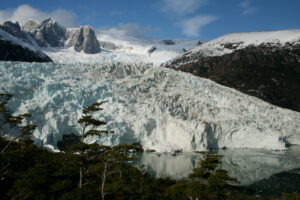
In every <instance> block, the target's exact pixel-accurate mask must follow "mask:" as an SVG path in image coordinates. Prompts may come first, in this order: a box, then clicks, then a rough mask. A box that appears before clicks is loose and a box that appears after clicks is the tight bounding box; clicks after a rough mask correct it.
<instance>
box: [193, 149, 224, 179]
mask: <svg viewBox="0 0 300 200" xmlns="http://www.w3.org/2000/svg"><path fill="white" fill-rule="evenodd" d="M219 163H220V156H219V155H216V154H211V153H209V154H207V155H206V158H205V159H204V160H200V161H199V163H198V167H196V168H194V169H193V172H192V173H191V174H190V175H189V177H190V178H191V179H197V178H200V179H207V178H208V177H209V176H210V175H211V174H212V172H213V171H214V170H215V169H216V167H217V166H218V164H219Z"/></svg>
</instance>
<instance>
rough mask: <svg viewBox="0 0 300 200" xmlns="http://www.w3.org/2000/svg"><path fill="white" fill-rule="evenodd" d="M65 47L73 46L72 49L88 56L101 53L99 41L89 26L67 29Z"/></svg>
mask: <svg viewBox="0 0 300 200" xmlns="http://www.w3.org/2000/svg"><path fill="white" fill-rule="evenodd" d="M66 45H67V46H74V49H75V50H76V51H78V52H80V51H83V52H84V53H88V54H94V53H100V52H101V49H100V44H99V41H98V40H97V38H96V35H95V32H94V30H93V29H92V28H91V27H90V26H81V27H80V28H76V29H68V30H67V33H66Z"/></svg>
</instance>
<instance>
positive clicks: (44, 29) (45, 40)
mask: <svg viewBox="0 0 300 200" xmlns="http://www.w3.org/2000/svg"><path fill="white" fill-rule="evenodd" d="M34 28H35V29H34ZM26 29H27V30H29V31H30V32H31V33H32V34H33V36H34V38H35V39H36V41H37V43H38V44H39V45H40V46H41V47H47V46H51V47H61V46H63V45H64V40H63V39H64V35H65V33H66V30H65V28H63V27H62V26H60V25H59V24H58V23H57V22H56V21H54V20H52V19H50V18H49V19H46V20H44V21H43V22H42V23H41V24H40V25H39V26H38V27H37V26H36V24H34V23H29V24H26V26H25V27H24V30H26ZM33 29H34V31H33Z"/></svg>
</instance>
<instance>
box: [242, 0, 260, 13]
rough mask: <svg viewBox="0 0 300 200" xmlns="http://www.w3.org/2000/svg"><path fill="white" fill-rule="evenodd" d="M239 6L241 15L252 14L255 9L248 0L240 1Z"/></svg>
mask: <svg viewBox="0 0 300 200" xmlns="http://www.w3.org/2000/svg"><path fill="white" fill-rule="evenodd" d="M240 7H242V8H243V15H252V14H254V13H255V12H256V11H257V9H256V8H255V7H254V6H253V5H252V3H251V1H250V0H244V1H242V2H241V3H240Z"/></svg>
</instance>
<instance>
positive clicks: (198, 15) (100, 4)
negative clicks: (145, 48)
mask: <svg viewBox="0 0 300 200" xmlns="http://www.w3.org/2000/svg"><path fill="white" fill-rule="evenodd" d="M299 8H300V1H299V0H84V1H81V0H2V2H1V4H0V22H3V21H5V20H13V21H20V23H21V24H22V23H24V21H25V20H27V19H29V18H30V19H35V20H37V21H40V20H42V19H43V18H46V17H49V16H50V17H52V18H55V19H56V20H57V21H59V22H60V23H61V24H63V25H65V26H71V27H72V26H78V25H91V26H93V27H94V28H95V29H105V28H106V29H107V28H117V29H125V31H128V32H130V34H136V35H138V36H141V37H156V38H193V39H204V40H210V39H213V38H216V37H218V36H221V35H223V34H226V33H229V32H245V31H260V30H278V29H290V28H300V21H299V19H300V12H299Z"/></svg>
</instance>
